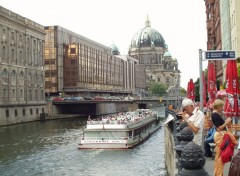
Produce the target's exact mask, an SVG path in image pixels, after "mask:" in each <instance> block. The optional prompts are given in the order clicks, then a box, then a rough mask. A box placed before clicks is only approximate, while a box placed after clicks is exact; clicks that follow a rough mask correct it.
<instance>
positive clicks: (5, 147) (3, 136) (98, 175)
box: [0, 118, 166, 176]
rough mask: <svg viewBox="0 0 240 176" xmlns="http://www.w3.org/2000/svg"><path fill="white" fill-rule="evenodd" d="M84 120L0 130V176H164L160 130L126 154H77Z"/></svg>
mask: <svg viewBox="0 0 240 176" xmlns="http://www.w3.org/2000/svg"><path fill="white" fill-rule="evenodd" d="M86 120H87V119H86V118H72V119H60V120H51V121H45V122H41V121H37V122H30V123H24V124H18V125H11V126H3V127H0V175H1V176H8V175H11V176H12V175H16V176H18V175H19V176H23V175H24V176H32V175H44V176H48V175H51V176H52V175H53V176H55V175H56V176H59V175H67V176H68V175H69V176H75V175H76V176H165V175H166V170H165V161H164V133H163V128H161V129H159V130H158V131H156V132H155V133H154V134H153V135H152V136H151V137H150V138H148V139H147V140H146V141H144V142H143V143H142V144H140V145H138V146H136V147H134V148H133V149H128V150H79V149H78V143H79V141H80V136H81V134H82V129H83V128H84V125H85V124H86Z"/></svg>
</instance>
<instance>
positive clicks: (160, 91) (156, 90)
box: [149, 82, 167, 96]
mask: <svg viewBox="0 0 240 176" xmlns="http://www.w3.org/2000/svg"><path fill="white" fill-rule="evenodd" d="M149 90H150V92H151V94H152V95H157V96H162V95H164V94H166V93H167V92H166V90H167V86H166V85H164V84H161V83H156V82H154V83H152V84H151V85H150V86H149Z"/></svg>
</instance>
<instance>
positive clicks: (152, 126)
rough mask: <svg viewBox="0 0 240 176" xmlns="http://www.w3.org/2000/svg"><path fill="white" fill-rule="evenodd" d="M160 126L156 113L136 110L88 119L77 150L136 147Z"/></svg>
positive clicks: (147, 110)
mask: <svg viewBox="0 0 240 176" xmlns="http://www.w3.org/2000/svg"><path fill="white" fill-rule="evenodd" d="M160 126H161V124H160V118H159V117H158V116H157V112H155V111H153V110H151V109H137V110H136V111H133V112H124V113H118V114H115V115H109V116H106V117H102V118H101V119H98V120H91V119H88V121H87V125H86V128H85V129H84V130H83V135H82V137H81V141H80V144H79V149H128V148H132V147H134V146H135V145H138V144H139V143H141V142H142V141H144V140H145V139H146V138H147V137H149V136H150V135H151V134H152V133H153V132H155V131H156V130H157V129H159V128H160Z"/></svg>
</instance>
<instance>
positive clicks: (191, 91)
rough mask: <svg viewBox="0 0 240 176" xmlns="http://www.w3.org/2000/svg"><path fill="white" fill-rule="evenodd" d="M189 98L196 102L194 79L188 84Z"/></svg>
mask: <svg viewBox="0 0 240 176" xmlns="http://www.w3.org/2000/svg"><path fill="white" fill-rule="evenodd" d="M187 97H188V98H189V99H191V100H193V101H194V100H195V91H194V83H193V79H190V81H189V82H188V88H187Z"/></svg>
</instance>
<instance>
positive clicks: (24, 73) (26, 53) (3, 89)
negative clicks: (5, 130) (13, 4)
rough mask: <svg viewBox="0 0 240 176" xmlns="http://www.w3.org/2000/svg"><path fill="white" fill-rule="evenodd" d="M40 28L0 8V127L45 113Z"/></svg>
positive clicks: (41, 28)
mask: <svg viewBox="0 0 240 176" xmlns="http://www.w3.org/2000/svg"><path fill="white" fill-rule="evenodd" d="M44 36H45V32H44V27H43V26H41V25H39V24H37V23H35V22H33V21H31V20H29V19H27V18H24V17H22V16H20V15H18V14H16V13H14V12H12V11H10V10H7V9H5V8H3V7H1V6H0V125H5V124H12V123H18V122H25V121H32V120H37V119H39V116H40V113H44V112H46V104H45V89H44V88H45V83H44V76H45V74H44V67H43V55H44V54H43V53H44Z"/></svg>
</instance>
